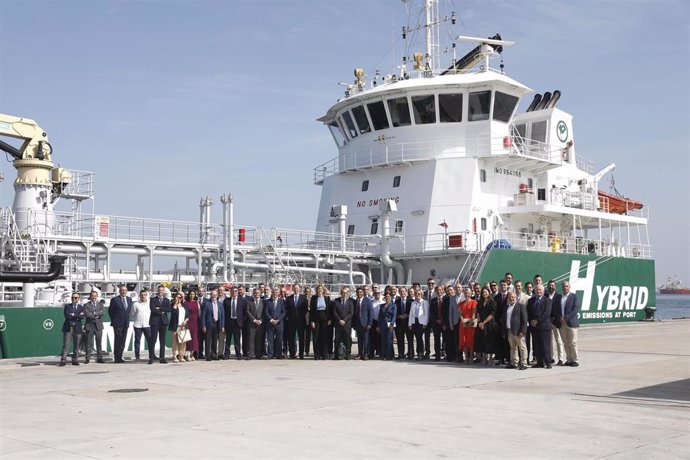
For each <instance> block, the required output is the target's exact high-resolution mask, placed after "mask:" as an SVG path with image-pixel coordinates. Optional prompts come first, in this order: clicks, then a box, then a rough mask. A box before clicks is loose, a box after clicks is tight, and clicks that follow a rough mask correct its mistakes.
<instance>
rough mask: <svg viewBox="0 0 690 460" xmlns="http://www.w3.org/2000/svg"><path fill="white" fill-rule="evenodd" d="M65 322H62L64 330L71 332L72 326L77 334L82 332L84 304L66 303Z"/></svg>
mask: <svg viewBox="0 0 690 460" xmlns="http://www.w3.org/2000/svg"><path fill="white" fill-rule="evenodd" d="M63 312H64V314H65V322H64V323H63V324H62V332H69V330H70V328H72V327H74V332H75V333H76V334H81V333H82V327H81V320H82V319H83V318H84V306H83V305H79V304H76V305H72V304H71V303H67V304H65V308H64V311H63Z"/></svg>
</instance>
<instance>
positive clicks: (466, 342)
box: [458, 287, 477, 364]
mask: <svg viewBox="0 0 690 460" xmlns="http://www.w3.org/2000/svg"><path fill="white" fill-rule="evenodd" d="M464 293H465V300H464V301H462V302H460V304H459V305H458V309H459V310H460V312H459V313H460V353H464V354H465V363H467V364H472V360H473V359H474V331H475V328H476V327H477V301H476V300H474V299H472V289H470V288H469V287H467V288H465V291H464Z"/></svg>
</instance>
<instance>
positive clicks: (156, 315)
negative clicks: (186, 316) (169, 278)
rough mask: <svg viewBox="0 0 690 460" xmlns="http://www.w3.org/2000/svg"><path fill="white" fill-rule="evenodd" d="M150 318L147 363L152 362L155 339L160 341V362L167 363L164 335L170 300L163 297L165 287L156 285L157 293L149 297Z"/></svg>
mask: <svg viewBox="0 0 690 460" xmlns="http://www.w3.org/2000/svg"><path fill="white" fill-rule="evenodd" d="M150 304H151V319H150V320H149V325H150V326H151V343H149V364H153V357H154V356H155V354H154V348H155V346H156V339H158V341H159V343H160V363H161V364H167V363H168V362H167V361H166V360H165V336H166V335H167V329H168V322H169V321H170V320H169V319H168V313H170V310H171V309H172V307H171V306H170V300H169V299H167V298H166V297H165V288H164V287H163V286H158V295H157V296H155V297H153V298H152V299H151V302H150Z"/></svg>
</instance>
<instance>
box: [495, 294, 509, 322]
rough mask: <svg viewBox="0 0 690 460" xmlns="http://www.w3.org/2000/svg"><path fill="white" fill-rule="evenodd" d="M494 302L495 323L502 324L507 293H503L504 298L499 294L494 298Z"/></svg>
mask: <svg viewBox="0 0 690 460" xmlns="http://www.w3.org/2000/svg"><path fill="white" fill-rule="evenodd" d="M494 302H496V318H494V319H495V320H496V322H497V323H499V324H503V313H505V311H506V309H505V306H506V304H507V303H508V293H507V292H506V293H505V298H503V294H501V293H500V292H499V293H498V294H496V295H495V296H494Z"/></svg>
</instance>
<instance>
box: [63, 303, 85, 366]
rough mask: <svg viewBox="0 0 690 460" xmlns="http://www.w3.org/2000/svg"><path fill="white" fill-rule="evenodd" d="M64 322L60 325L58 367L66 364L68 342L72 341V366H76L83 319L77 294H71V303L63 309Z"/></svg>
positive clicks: (82, 309)
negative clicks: (60, 338)
mask: <svg viewBox="0 0 690 460" xmlns="http://www.w3.org/2000/svg"><path fill="white" fill-rule="evenodd" d="M63 313H64V315H65V322H64V323H63V324H62V356H61V357H60V366H64V365H65V364H67V353H68V352H69V342H70V339H71V340H72V350H73V352H74V354H73V355H72V365H73V366H78V365H79V361H78V360H77V358H78V357H79V338H80V337H81V333H82V327H81V320H82V319H83V318H84V307H83V306H81V305H79V294H77V293H76V292H75V293H73V294H72V303H68V304H65V308H64V309H63Z"/></svg>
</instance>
